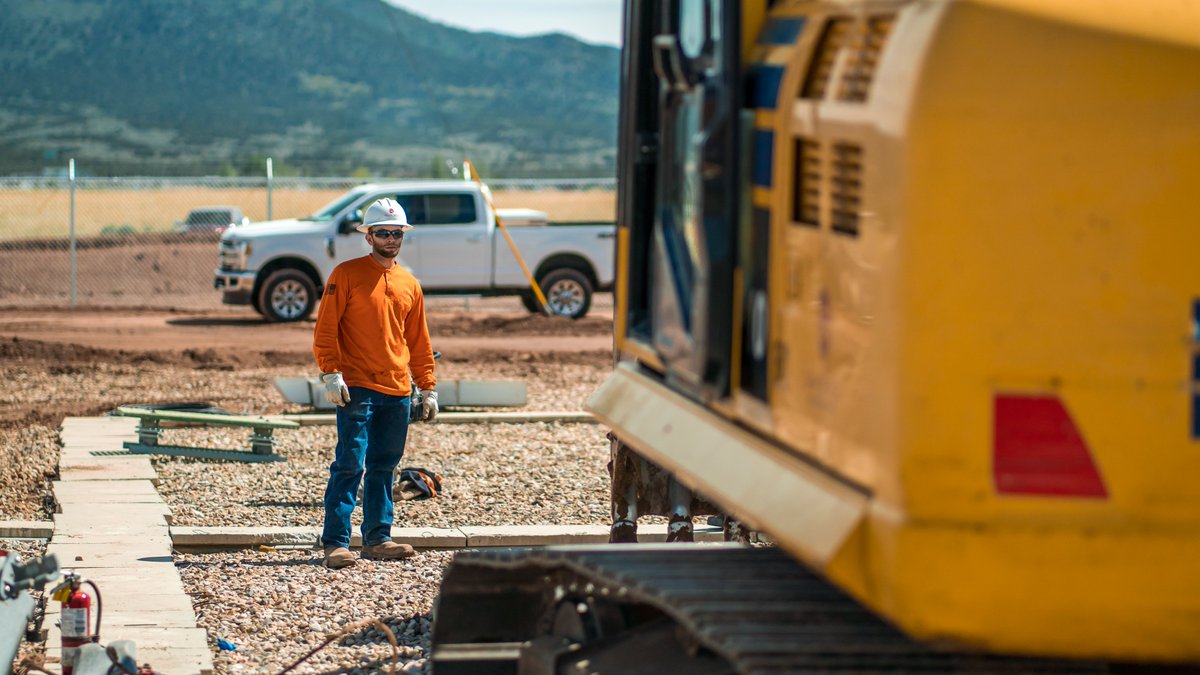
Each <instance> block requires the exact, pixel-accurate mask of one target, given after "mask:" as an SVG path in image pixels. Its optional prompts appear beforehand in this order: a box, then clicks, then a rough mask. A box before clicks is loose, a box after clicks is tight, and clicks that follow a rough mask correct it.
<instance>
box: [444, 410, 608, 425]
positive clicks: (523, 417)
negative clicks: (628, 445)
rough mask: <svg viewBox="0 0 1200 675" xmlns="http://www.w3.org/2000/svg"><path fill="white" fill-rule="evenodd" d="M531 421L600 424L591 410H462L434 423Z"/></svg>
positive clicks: (514, 422)
mask: <svg viewBox="0 0 1200 675" xmlns="http://www.w3.org/2000/svg"><path fill="white" fill-rule="evenodd" d="M529 422H540V423H547V422H561V423H564V424H598V423H599V420H597V419H596V418H595V417H594V416H593V415H592V414H591V413H589V412H482V413H476V412H462V413H444V414H440V415H438V416H437V419H436V420H434V422H433V423H434V424H525V423H529Z"/></svg>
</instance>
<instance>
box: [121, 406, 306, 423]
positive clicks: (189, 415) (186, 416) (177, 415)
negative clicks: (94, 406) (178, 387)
mask: <svg viewBox="0 0 1200 675" xmlns="http://www.w3.org/2000/svg"><path fill="white" fill-rule="evenodd" d="M116 414H118V415H123V416H125V417H137V418H139V419H149V420H162V421H169V422H194V423H197V424H212V425H217V426H229V427H258V428H264V429H298V428H299V427H300V425H299V424H298V423H296V422H293V421H291V420H284V419H278V418H276V419H268V418H266V417H259V416H257V415H215V414H213V413H199V412H184V411H180V410H149V409H146V408H134V407H130V406H121V407H119V408H117V410H116Z"/></svg>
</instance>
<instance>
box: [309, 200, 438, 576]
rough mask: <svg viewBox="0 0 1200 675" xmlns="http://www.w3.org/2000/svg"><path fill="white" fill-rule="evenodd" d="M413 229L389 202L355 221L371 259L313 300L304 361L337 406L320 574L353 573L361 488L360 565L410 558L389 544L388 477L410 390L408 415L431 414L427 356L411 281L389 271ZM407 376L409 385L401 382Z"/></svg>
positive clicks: (395, 268) (421, 312)
mask: <svg viewBox="0 0 1200 675" xmlns="http://www.w3.org/2000/svg"><path fill="white" fill-rule="evenodd" d="M411 229H412V225H409V224H408V218H407V216H406V215H405V213H404V209H403V208H401V206H400V205H399V204H397V203H396V202H395V201H394V200H392V199H380V200H378V201H376V202H374V203H373V204H371V206H370V207H369V208H367V211H366V213H365V214H364V215H363V221H362V224H361V225H359V226H358V230H359V231H360V232H365V233H366V236H367V243H368V244H369V245H370V246H371V253H370V254H369V255H366V256H363V257H361V258H356V259H354V260H348V261H346V262H344V263H342V264H340V265H338V266H337V267H335V268H334V270H333V272H332V273H331V274H330V275H329V281H328V283H327V284H326V286H325V293H324V295H323V296H322V298H321V307H320V311H319V312H318V313H317V326H316V329H315V331H314V336H313V354H314V355H315V356H316V358H317V365H318V366H319V367H320V369H321V381H322V382H323V383H324V385H325V397H326V398H327V399H328V400H329V401H330V402H331V403H333V404H334V405H335V406H337V435H338V440H337V450H336V452H335V455H334V459H333V464H331V465H329V483H328V484H327V485H326V487H325V527H324V530H323V531H322V533H321V545H322V546H323V547H324V549H325V566H326V567H329V568H332V569H337V568H342V567H348V566H350V565H353V564H354V556H353V555H352V554H351V553H350V515H351V514H352V513H353V512H354V506H355V501H356V499H355V498H356V496H357V493H358V488H359V484H360V483H361V484H362V495H363V522H362V544H363V547H362V557H363V558H365V559H376V560H396V559H400V558H408V557H411V556H413V555H414V554H415V552H414V551H413V548H412V547H411V546H409V545H408V544H400V543H397V542H394V541H392V521H393V518H394V509H393V506H392V480H393V476H392V474H393V472H394V471H395V469H396V466H397V465H398V464H399V463H400V458H401V457H402V456H403V454H404V443H405V440H406V439H407V437H408V422H409V415H410V410H411V407H412V406H411V394H412V386H411V383H412V382H413V381H415V382H416V385H417V387H419V388H420V389H421V394H422V399H421V405H420V408H419V410H417V411H416V413H417V416H419V417H420V418H421V419H424V420H432V419H433V418H434V417H435V416H436V415H437V412H438V403H437V391H435V387H436V386H437V378H436V377H435V376H434V372H433V371H434V361H433V347H432V346H431V345H430V341H429V327H428V326H427V325H426V323H425V296H424V294H423V293H422V292H421V286H420V284H418V283H417V280H416V278H415V277H413V275H412V274H411V273H410V272H409V271H408V270H406V269H404V267H402V266H401V265H398V264H397V263H396V256H397V255H399V253H400V245H401V242H402V240H403V239H404V233H405V232H407V231H408V230H411ZM410 371H411V378H410Z"/></svg>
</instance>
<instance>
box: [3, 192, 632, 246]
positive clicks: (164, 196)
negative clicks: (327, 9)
mask: <svg viewBox="0 0 1200 675" xmlns="http://www.w3.org/2000/svg"><path fill="white" fill-rule="evenodd" d="M343 193H344V191H343V190H328V189H313V190H303V189H294V188H288V189H279V188H276V189H275V190H274V191H273V192H272V194H271V215H272V217H274V218H276V219H279V218H297V217H302V216H306V215H308V214H310V213H313V212H314V211H316V210H317V209H320V208H321V207H322V206H324V205H326V204H328V203H329V202H331V201H333V200H334V199H335V198H337V197H338V196H340V195H341V194H343ZM493 198H494V199H495V202H496V206H497V207H499V208H513V207H526V208H532V209H538V210H541V211H545V212H546V213H548V214H549V216H550V219H551V220H555V221H592V220H597V221H605V220H612V219H613V218H614V215H615V213H616V192H614V191H611V190H591V189H589V190H496V191H494V192H493ZM70 201H71V200H70V193H69V192H67V191H66V190H49V189H30V190H20V189H11V188H9V189H4V190H0V241H4V240H11V239H46V238H61V237H66V236H68V235H69V232H70V214H71V203H70ZM221 204H227V205H232V206H239V207H241V209H242V211H243V212H244V213H245V214H246V215H247V216H248V217H249V218H250V219H251V220H255V221H258V220H266V219H267V191H266V189H264V188H259V187H255V188H234V187H228V186H225V187H214V188H204V187H186V188H162V189H145V190H107V189H89V190H77V191H76V193H75V234H76V236H80V237H87V236H95V235H101V234H109V233H114V232H118V231H121V230H124V232H125V233H145V232H170V231H173V230H174V229H175V223H176V221H179V220H182V219H183V218H184V217H185V216H186V215H187V213H188V211H190V210H192V209H195V208H198V207H201V206H212V205H221Z"/></svg>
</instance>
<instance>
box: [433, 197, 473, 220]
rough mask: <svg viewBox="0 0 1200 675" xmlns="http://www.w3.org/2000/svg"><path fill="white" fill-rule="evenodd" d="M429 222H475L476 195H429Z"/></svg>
mask: <svg viewBox="0 0 1200 675" xmlns="http://www.w3.org/2000/svg"><path fill="white" fill-rule="evenodd" d="M427 199H428V203H429V222H430V223H433V224H437V225H461V224H464V223H473V222H475V220H476V218H475V216H476V213H475V195H473V194H432V195H427Z"/></svg>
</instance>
